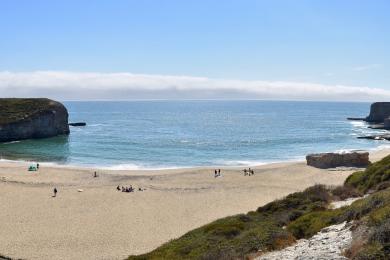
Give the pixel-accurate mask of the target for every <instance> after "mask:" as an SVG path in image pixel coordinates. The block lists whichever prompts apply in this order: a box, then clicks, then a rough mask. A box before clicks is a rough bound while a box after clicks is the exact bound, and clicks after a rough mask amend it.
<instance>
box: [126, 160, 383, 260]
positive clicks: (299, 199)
mask: <svg viewBox="0 0 390 260" xmlns="http://www.w3.org/2000/svg"><path fill="white" fill-rule="evenodd" d="M389 173H390V156H388V157H385V158H384V159H383V160H381V161H379V162H377V163H374V164H372V165H371V166H369V167H368V168H367V169H366V170H365V171H360V172H355V173H354V174H352V175H351V176H349V177H348V178H347V180H346V181H345V185H344V186H343V187H336V188H327V187H326V186H324V185H315V186H312V187H310V188H307V189H306V190H304V191H303V192H296V193H292V194H290V195H288V196H286V197H285V198H283V199H279V200H275V201H273V202H270V203H268V204H266V205H264V206H262V207H259V208H258V209H257V210H256V211H251V212H248V213H247V214H240V215H235V216H230V217H226V218H222V219H219V220H216V221H214V222H212V223H210V224H207V225H205V226H202V227H200V228H197V229H194V230H192V231H190V232H188V233H186V234H185V235H183V236H182V237H180V238H177V239H174V240H171V241H169V242H167V243H165V244H163V245H162V246H160V247H158V248H157V249H155V250H153V251H151V252H149V253H146V254H143V255H139V256H129V258H128V259H245V258H247V257H249V256H250V257H255V256H256V255H257V253H258V252H259V251H262V252H264V251H269V250H277V249H281V248H284V247H287V246H289V245H291V244H292V243H294V241H295V239H297V238H303V237H306V238H307V237H310V236H312V235H314V234H315V233H317V232H318V231H320V230H321V229H322V228H324V227H326V226H329V225H332V224H338V223H342V222H344V221H351V220H358V222H355V223H364V224H359V225H360V226H362V227H363V225H367V227H366V228H367V234H366V236H367V238H366V237H364V238H360V240H359V241H357V242H356V241H354V243H353V248H351V249H350V250H349V256H350V257H352V258H353V259H386V258H385V257H386V256H388V255H390V251H389V250H390V243H389V241H388V239H389V237H390V223H389V216H390V215H389V214H390V212H389V211H390V209H389V207H390V188H388V186H387V185H388V184H387V183H388V182H389V181H390V180H389ZM371 189H375V190H376V191H377V192H375V193H374V194H371V195H369V196H367V197H365V198H362V199H359V200H357V201H355V202H353V203H352V204H351V205H349V206H345V207H342V208H339V209H328V207H327V206H328V204H329V203H330V202H331V201H332V199H338V200H339V199H345V198H349V197H357V196H360V195H362V194H363V193H365V192H367V191H368V190H371ZM284 226H286V228H284ZM364 227H365V226H364Z"/></svg>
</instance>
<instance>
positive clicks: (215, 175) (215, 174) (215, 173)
mask: <svg viewBox="0 0 390 260" xmlns="http://www.w3.org/2000/svg"><path fill="white" fill-rule="evenodd" d="M214 177H215V178H217V177H218V174H217V170H214Z"/></svg>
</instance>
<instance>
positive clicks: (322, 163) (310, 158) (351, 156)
mask: <svg viewBox="0 0 390 260" xmlns="http://www.w3.org/2000/svg"><path fill="white" fill-rule="evenodd" d="M306 162H307V165H310V166H313V167H316V168H321V169H327V168H335V167H341V166H344V167H365V166H367V165H369V163H370V161H369V158H368V153H367V152H350V153H319V154H309V155H307V156H306Z"/></svg>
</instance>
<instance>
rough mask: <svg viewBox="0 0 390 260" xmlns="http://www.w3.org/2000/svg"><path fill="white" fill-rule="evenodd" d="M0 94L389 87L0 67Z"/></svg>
mask: <svg viewBox="0 0 390 260" xmlns="http://www.w3.org/2000/svg"><path fill="white" fill-rule="evenodd" d="M0 96H1V97H50V98H55V99H59V100H98V99H100V100H119V99H121V100H126V99H226V98H237V99H284V100H337V101H381V100H389V99H390V91H389V90H384V89H379V88H369V87H357V86H343V85H323V84H316V83H304V82H286V81H257V80H254V81H249V80H230V79H211V78H205V77H190V76H166V75H145V74H131V73H94V72H67V71H35V72H8V71H3V72H0Z"/></svg>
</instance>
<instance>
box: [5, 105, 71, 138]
mask: <svg viewBox="0 0 390 260" xmlns="http://www.w3.org/2000/svg"><path fill="white" fill-rule="evenodd" d="M64 134H69V126H68V111H67V110H66V108H65V106H64V105H63V104H61V103H60V102H57V101H54V100H51V99H47V98H0V142H10V141H17V140H23V139H34V138H46V137H53V136H57V135H64Z"/></svg>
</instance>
